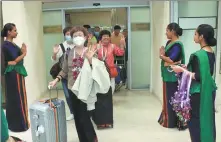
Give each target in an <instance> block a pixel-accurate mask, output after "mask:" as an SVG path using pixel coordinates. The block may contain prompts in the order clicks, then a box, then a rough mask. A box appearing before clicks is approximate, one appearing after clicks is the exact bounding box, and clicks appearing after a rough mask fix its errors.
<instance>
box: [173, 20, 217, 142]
mask: <svg viewBox="0 0 221 142" xmlns="http://www.w3.org/2000/svg"><path fill="white" fill-rule="evenodd" d="M194 41H195V43H198V44H200V47H201V49H200V50H198V51H196V52H195V53H193V54H192V55H191V56H190V60H189V63H188V65H187V69H186V68H184V67H180V66H174V65H173V66H172V69H173V70H174V72H176V73H180V72H183V71H185V70H188V71H189V73H190V74H191V75H192V84H191V87H190V94H191V96H190V104H191V112H190V116H191V118H190V121H189V122H188V128H189V132H190V137H191V140H192V142H215V141H216V125H215V106H214V102H215V94H216V89H217V88H216V84H215V81H214V79H213V77H212V76H213V74H214V67H215V54H214V52H213V49H212V46H216V43H217V41H216V39H215V38H214V29H213V27H212V26H210V25H207V24H202V25H200V26H199V27H198V28H197V29H196V32H195V35H194Z"/></svg>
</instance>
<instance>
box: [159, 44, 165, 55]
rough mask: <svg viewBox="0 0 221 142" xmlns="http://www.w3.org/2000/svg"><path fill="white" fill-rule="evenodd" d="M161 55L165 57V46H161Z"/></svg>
mask: <svg viewBox="0 0 221 142" xmlns="http://www.w3.org/2000/svg"><path fill="white" fill-rule="evenodd" d="M160 55H165V48H164V46H161V48H160Z"/></svg>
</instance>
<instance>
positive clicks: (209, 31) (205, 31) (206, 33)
mask: <svg viewBox="0 0 221 142" xmlns="http://www.w3.org/2000/svg"><path fill="white" fill-rule="evenodd" d="M196 32H197V33H198V34H199V36H201V35H202V36H203V38H204V40H205V42H206V44H207V45H208V46H216V44H217V40H216V39H215V37H214V35H215V33H214V29H213V27H212V26H211V25H208V24H201V25H199V26H198V28H197V29H196Z"/></svg>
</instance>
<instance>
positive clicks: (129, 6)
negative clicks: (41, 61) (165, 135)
mask: <svg viewBox="0 0 221 142" xmlns="http://www.w3.org/2000/svg"><path fill="white" fill-rule="evenodd" d="M131 7H132V8H134V7H150V5H149V4H148V3H147V4H146V5H111V6H110V5H103V6H99V7H94V6H86V7H83V6H79V7H71V8H55V9H43V10H42V11H43V12H45V11H61V12H62V16H63V17H62V28H64V27H65V11H67V10H77V9H98V8H99V9H105V8H126V9H127V27H128V29H127V30H128V57H129V58H128V70H127V71H128V78H127V80H128V89H129V90H149V89H150V88H151V82H152V81H151V79H150V87H149V88H145V89H133V88H132V82H133V79H132V73H131V71H132V68H131V61H132V60H131V18H130V17H131V15H130V8H131ZM150 10H151V9H150ZM151 26H152V25H151ZM150 32H151V33H152V31H150ZM151 37H152V36H151ZM151 50H152V49H151ZM150 52H151V51H150ZM151 60H152V58H151ZM151 73H152V71H151V69H150V74H151Z"/></svg>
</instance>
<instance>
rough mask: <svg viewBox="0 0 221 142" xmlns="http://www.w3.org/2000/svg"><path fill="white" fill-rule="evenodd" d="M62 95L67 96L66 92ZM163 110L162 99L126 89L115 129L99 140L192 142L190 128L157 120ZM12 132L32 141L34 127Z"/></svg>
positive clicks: (117, 102)
mask: <svg viewBox="0 0 221 142" xmlns="http://www.w3.org/2000/svg"><path fill="white" fill-rule="evenodd" d="M54 93H55V92H53V94H54ZM59 98H62V99H63V98H64V97H63V93H62V91H60V92H59ZM66 108H67V107H66ZM217 108H218V111H219V112H218V113H217V115H216V118H217V142H220V141H221V136H220V135H218V134H221V121H218V120H220V119H218V118H221V106H218V107H217ZM160 111H161V104H160V102H159V101H158V100H157V99H156V98H155V97H154V96H153V95H151V94H150V93H148V92H147V91H126V90H122V91H121V92H119V93H116V94H114V122H115V123H114V128H113V129H109V130H97V135H98V138H99V142H190V138H189V133H188V130H186V131H178V130H177V129H166V128H163V127H161V126H160V125H159V124H158V123H157V120H158V116H159V114H160ZM66 112H67V113H68V114H69V111H68V110H67V111H66ZM67 127H68V142H78V138H77V134H76V131H75V127H74V121H70V122H68V123H67ZM11 135H15V136H19V137H20V138H22V139H24V140H26V141H27V142H32V139H31V131H30V129H29V130H28V131H27V132H25V133H16V134H15V133H11Z"/></svg>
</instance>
